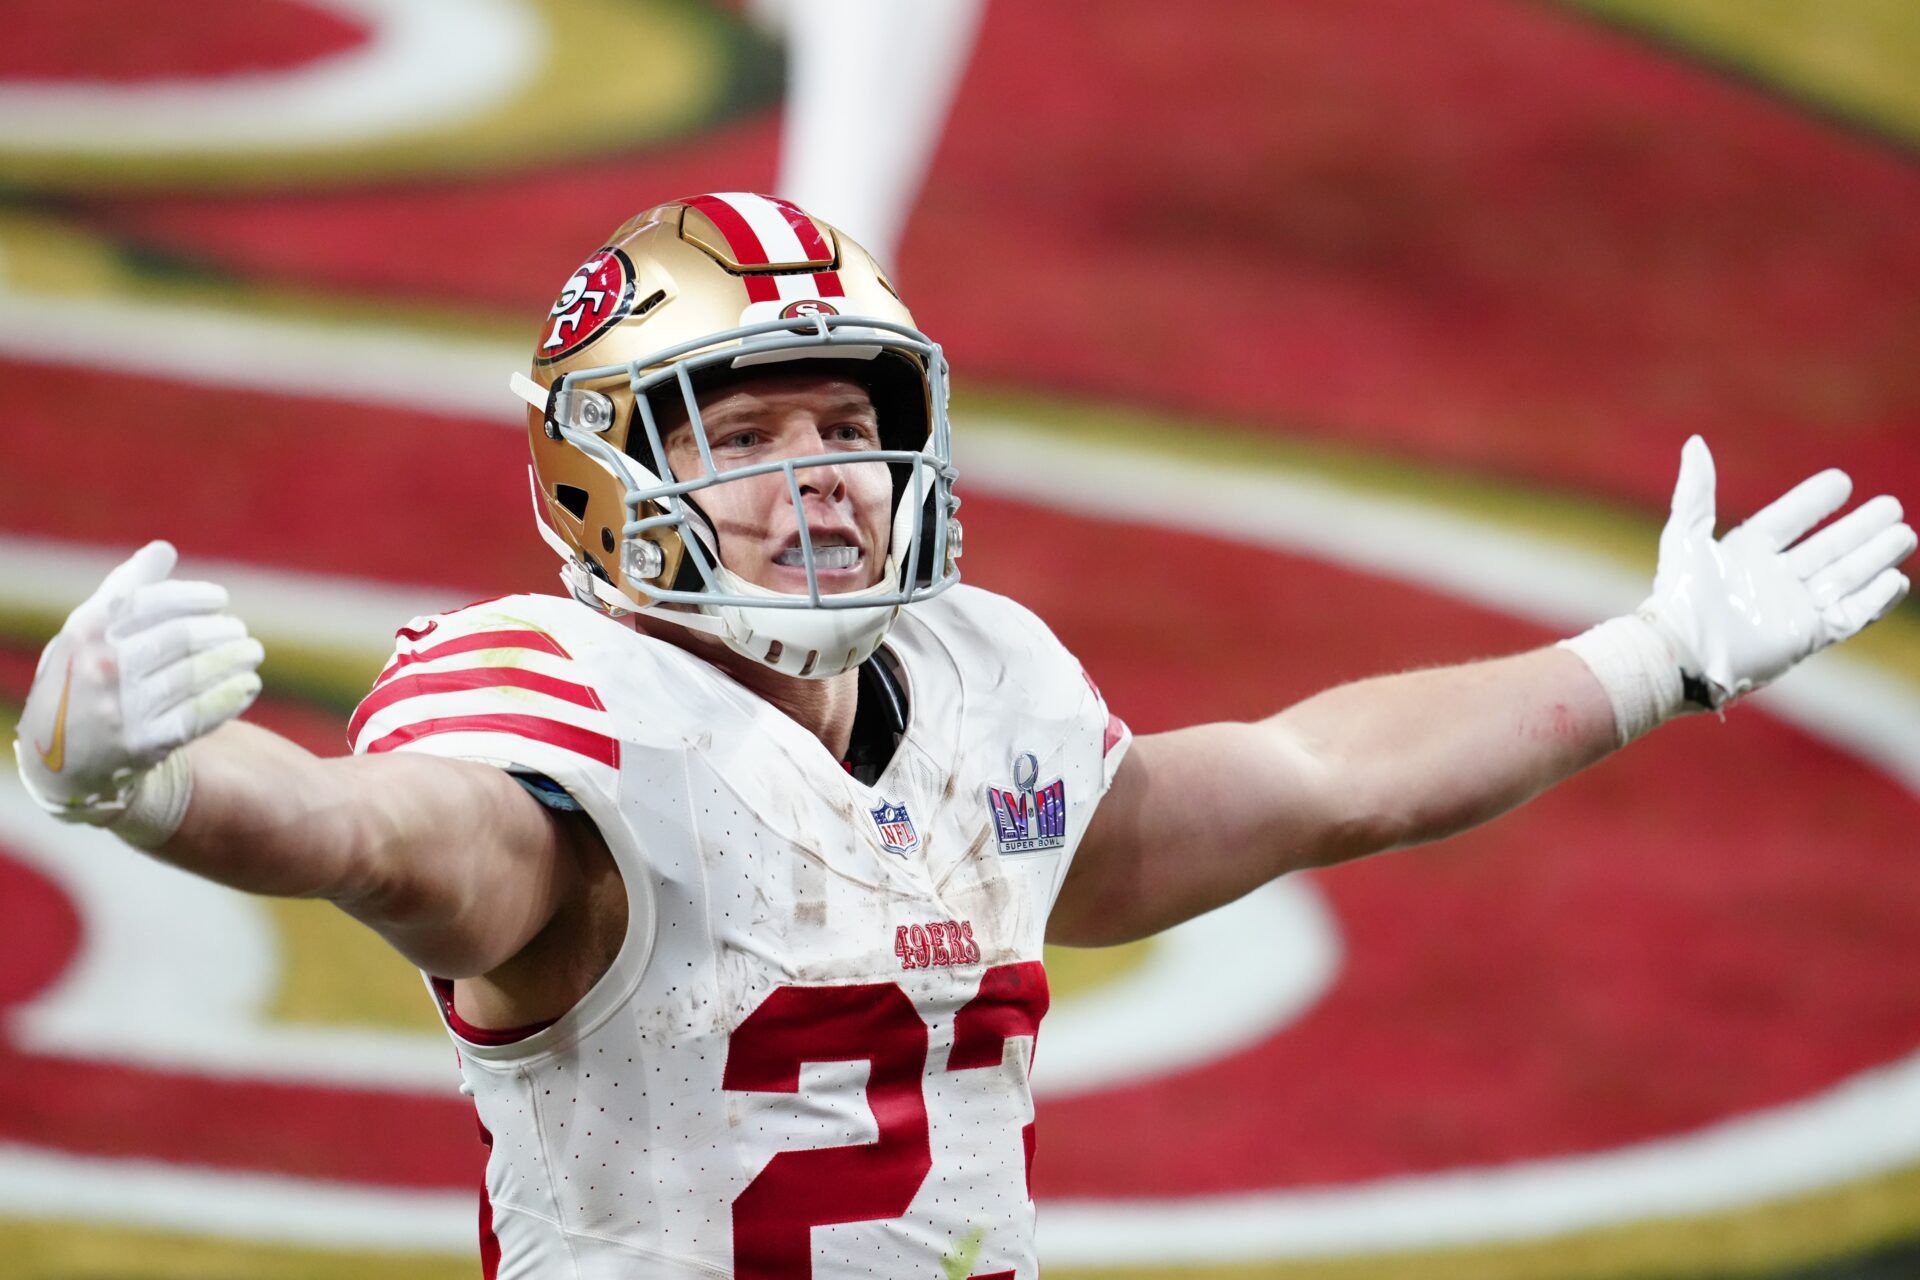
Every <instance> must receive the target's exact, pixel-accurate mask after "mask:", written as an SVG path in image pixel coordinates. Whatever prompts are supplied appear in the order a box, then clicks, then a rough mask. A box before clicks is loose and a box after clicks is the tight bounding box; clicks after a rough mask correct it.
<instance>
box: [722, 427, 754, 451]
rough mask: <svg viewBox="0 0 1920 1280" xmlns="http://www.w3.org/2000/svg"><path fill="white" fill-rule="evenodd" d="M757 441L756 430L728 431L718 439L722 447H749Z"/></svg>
mask: <svg viewBox="0 0 1920 1280" xmlns="http://www.w3.org/2000/svg"><path fill="white" fill-rule="evenodd" d="M759 443H760V433H759V432H758V431H729V432H728V433H727V434H726V435H724V436H721V437H720V441H719V444H720V447H721V448H722V449H751V448H753V447H754V446H755V445H757V444H759Z"/></svg>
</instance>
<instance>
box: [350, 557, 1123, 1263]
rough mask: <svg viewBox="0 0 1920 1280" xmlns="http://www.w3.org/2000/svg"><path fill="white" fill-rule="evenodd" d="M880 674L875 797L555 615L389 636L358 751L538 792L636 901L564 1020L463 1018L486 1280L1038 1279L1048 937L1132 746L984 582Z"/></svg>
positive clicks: (684, 671)
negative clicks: (527, 1030)
mask: <svg viewBox="0 0 1920 1280" xmlns="http://www.w3.org/2000/svg"><path fill="white" fill-rule="evenodd" d="M886 653H887V654H888V655H890V656H891V659H892V662H893V666H894V668H895V671H896V673H897V674H898V675H899V676H900V678H901V683H902V684H903V686H904V687H905V689H906V691H907V699H908V704H909V721H908V725H907V730H906V734H905V736H904V738H902V739H901V741H900V744H899V746H898V748H897V749H896V751H895V752H894V755H893V758H892V760H891V762H890V763H889V764H888V765H887V767H886V769H885V771H884V772H883V773H882V774H881V775H880V777H879V779H878V780H877V782H876V783H875V784H874V785H873V786H866V785H863V784H861V783H860V782H858V781H856V780H855V779H854V778H853V777H852V776H850V775H849V774H848V773H847V772H846V770H845V769H844V768H843V767H842V765H841V764H840V762H839V761H837V760H835V759H834V758H833V756H832V755H831V754H830V753H829V752H828V751H827V750H826V748H825V747H823V746H822V745H821V743H820V742H819V740H818V739H816V738H815V737H813V736H812V735H811V734H810V733H808V732H807V731H806V730H805V729H803V728H801V727H800V725H798V724H797V723H795V722H794V721H793V720H791V719H789V718H788V717H787V716H785V715H784V714H782V713H781V712H779V711H778V710H776V709H775V708H774V707H772V706H771V705H770V704H768V703H767V702H765V701H763V700H761V699H760V698H758V697H756V696H754V695H752V694H750V693H748V692H747V691H746V690H745V689H743V688H742V687H741V686H740V685H738V684H736V683H735V682H734V681H732V680H731V679H729V678H728V677H727V676H725V675H723V674H722V673H721V672H719V671H718V670H717V669H715V668H714V667H712V666H710V665H708V664H706V663H704V662H702V661H700V660H698V659H696V658H694V657H692V656H691V655H689V654H687V653H686V652H684V651H682V650H680V649H678V648H676V647H675V646H673V645H671V644H668V643H665V642H663V641H660V640H656V639H653V638H651V637H648V636H645V635H642V634H639V633H637V632H635V631H634V630H633V629H632V628H631V627H629V626H628V625H627V624H626V623H624V622H621V621H617V620H614V619H611V618H608V617H606V616H603V615H601V614H599V613H597V612H595V611H594V610H592V609H590V608H587V607H586V606H583V605H581V604H578V603H576V602H574V601H571V600H567V599H563V598H560V597H553V596H514V597H508V598H505V599H502V600H497V601H492V602H488V603H485V604H480V605H474V606H471V607H469V608H466V609H463V610H459V611H457V612H454V613H449V614H445V615H442V616H439V617H435V618H431V619H417V620H416V621H415V622H414V623H413V624H411V625H410V626H408V627H407V628H405V629H403V630H402V631H401V632H400V644H399V647H398V651H397V652H396V654H395V656H394V658H393V660H392V662H391V663H389V665H388V667H387V669H386V670H385V671H384V672H383V673H382V674H381V677H380V679H379V681H378V682H377V683H376V685H375V687H374V691H373V692H372V693H371V694H370V695H369V696H368V698H367V700H366V701H365V702H364V703H363V704H362V706H361V708H360V710H359V711H357V712H356V713H355V717H354V721H353V725H352V730H351V732H352V737H353V749H354V751H355V752H356V753H362V752H381V751H389V750H402V751H425V752H430V753H433V754H436V755H444V756H455V757H459V758H463V759H470V760H482V761H486V762H489V763H492V764H496V765H500V766H502V767H506V768H511V769H514V770H517V771H521V772H530V773H538V774H544V775H546V776H547V777H549V778H552V779H554V780H555V781H557V782H558V783H560V784H561V785H562V786H564V787H565V788H566V790H567V791H568V792H569V793H571V794H572V796H573V797H574V798H575V799H576V800H578V801H579V803H580V804H581V805H582V806H583V807H584V808H585V809H586V811H587V812H588V814H589V815H590V816H591V817H592V818H593V820H594V822H595V823H596V824H597V825H598V827H599V829H600V832H601V834H602V835H603V836H604V837H605V838H606V842H607V846H608V848H609V849H610V850H611V851H612V854H613V857H614V859H615V860H616V862H617V864H618V866H619V868H620V872H621V875H622V876H623V877H624V879H625V881H626V885H627V894H628V902H629V924H628V930H627V936H626V939H625V942H624V944H623V945H622V947H621V949H620V951H619V954H618V956H617V958H616V959H615V960H614V962H613V965H612V967H611V969H610V970H609V971H608V972H607V974H606V975H605V976H604V977H602V978H601V979H600V980H599V982H597V983H596V984H595V985H594V987H593V989H592V990H591V991H589V992H588V994H587V995H586V996H585V997H584V998H583V999H582V1000H581V1002H580V1003H579V1005H577V1006H576V1007H575V1008H573V1009H572V1010H571V1011H569V1012H568V1013H567V1014H566V1016H564V1017H562V1018H561V1019H560V1020H559V1021H558V1022H556V1023H554V1024H553V1025H552V1026H550V1027H547V1028H546V1029H544V1030H540V1031H538V1032H536V1033H534V1034H532V1035H531V1036H528V1037H526V1038H523V1039H520V1040H517V1041H515V1042H512V1043H505V1044H499V1043H492V1044H490V1043H480V1042H479V1039H481V1038H478V1037H471V1036H462V1035H460V1034H459V1032H458V1031H455V1030H454V1027H453V1025H451V1024H450V1026H449V1031H450V1033H451V1034H453V1035H454V1038H455V1041H456V1043H457V1044H458V1047H459V1050H460V1059H461V1071H462V1074H463V1075H464V1077H465V1080H466V1083H467V1087H468V1088H469V1089H470V1090H471V1092H472V1094H473V1099H474V1102H475V1105H476V1106H477V1107H478V1108H479V1112H480V1119H481V1123H482V1125H483V1126H484V1128H485V1130H486V1131H487V1132H488V1133H489V1134H490V1135H491V1146H492V1152H491V1155H490V1157H489V1160H488V1165H487V1176H486V1190H487V1196H488V1199H489V1200H490V1202H491V1204H490V1212H491V1232H490V1234H491V1237H492V1238H488V1233H487V1232H486V1231H485V1229H484V1228H483V1240H482V1252H483V1258H484V1259H485V1261H486V1262H487V1263H488V1264H489V1266H490V1267H491V1266H492V1265H495V1257H494V1253H495V1250H496V1249H497V1274H498V1275H499V1276H501V1277H512V1278H514V1280H518V1278H520V1277H535V1276H537V1277H543V1278H544V1277H561V1276H564V1277H569V1278H570V1280H603V1278H611V1277H621V1278H622V1280H626V1278H628V1277H633V1276H639V1275H645V1276H701V1277H714V1276H739V1277H743V1278H745V1277H755V1278H759V1277H780V1278H781V1280H804V1278H805V1277H810V1276H811V1277H820V1278H825V1277H855V1276H858V1277H885V1278H887V1280H907V1278H919V1277H924V1280H943V1277H945V1276H948V1275H953V1274H958V1275H962V1276H967V1275H971V1276H978V1277H997V1278H998V1280H1015V1278H1017V1280H1031V1278H1032V1277H1034V1276H1036V1275H1037V1274H1038V1269H1037V1265H1036V1262H1035V1259H1034V1252H1033V1226H1034V1208H1033V1201H1032V1198H1031V1195H1030V1193H1029V1189H1028V1174H1029V1164H1030V1159H1031V1155H1032V1150H1033V1134H1032V1121H1033V1101H1032V1096H1031V1093H1030V1092H1029V1090H1028V1086H1027V1073H1028V1068H1029V1066H1030V1063H1031V1061H1032V1053H1033V1037H1034V1034H1035V1032H1036V1030H1037V1028H1038V1026H1039V1023H1040V1019H1041V1017H1042V1016H1043V1015H1044V1014H1045V1013H1046V1010H1047V984H1046V975H1045V973H1044V971H1043V970H1042V968H1041V964H1040V960H1041V945H1042V939H1043V935H1044V933H1045V928H1046V921H1047V915H1048V912H1049V911H1050V909H1051V907H1052V904H1053V900H1054V897H1055V895H1056V894H1057V893H1058V891H1059V888H1060V883H1061V880H1062V878H1063V877H1064V876H1065V875H1066V871H1067V867H1068V865H1069V863H1070V862H1071V860H1072V858H1073V853H1074V848H1075V846H1076V844H1077V843H1078V841H1079V839H1080V837H1081V835H1082V834H1083V833H1084V832H1085V830H1086V828H1087V822H1088V819H1089V818H1090V817H1091V815H1092V813H1093V810H1094V806H1095V805H1096V804H1097V803H1098V801H1099V799H1100V797H1101V795H1102V794H1103V793H1104V792H1105V791H1106V788H1107V786H1108V784H1109V783H1110V782H1111V781H1112V777H1113V771H1114V768H1115V767H1116V765H1117V764H1118V762H1119V760H1120V757H1121V755H1122V753H1123V751H1124V749H1125V746H1126V742H1127V735H1126V730H1125V727H1124V726H1123V725H1121V724H1120V723H1119V721H1118V720H1115V719H1113V718H1112V717H1111V716H1110V715H1109V714H1108V712H1107V710H1106V707H1105V705H1104V704H1103V703H1102V701H1101V699H1100V696H1099V694H1098V692H1097V691H1096V690H1095V689H1094V688H1093V686H1092V684H1091V682H1090V681H1088V680H1087V679H1086V678H1085V676H1084V674H1083V672H1082V671H1081V669H1080V665H1079V663H1078V662H1076V661H1075V660H1074V658H1073V657H1072V656H1071V655H1070V654H1069V653H1067V651H1066V650H1065V649H1064V648H1063V647H1062V646H1061V645H1060V643H1059V642H1058V641H1057V640H1055V639H1054V637H1053V635H1052V634H1051V633H1050V632H1048V630H1047V629H1046V628H1045V627H1044V626H1043V625H1042V624H1041V623H1040V622H1039V621H1038V619H1036V618H1034V617H1033V615H1032V614H1030V613H1028V612H1027V611H1026V610H1025V609H1022V608H1021V607H1020V606H1018V605H1016V604H1014V603H1012V602H1011V601H1008V600H1005V599H1003V598H1001V597H998V596H994V595H991V594H989V593H987V592H984V591H979V590H975V589H972V588H969V587H958V588H955V589H954V590H951V591H948V592H947V593H945V594H944V595H941V596H939V597H937V598H935V599H933V600H930V601H926V602H923V603H919V604H916V605H914V606H912V607H911V608H909V609H907V610H905V611H904V612H903V613H902V615H901V618H900V620H899V622H898V623H897V624H896V626H895V627H894V629H893V630H892V632H891V633H890V634H889V636H888V639H887V642H886ZM457 1021H458V1020H457V1019H456V1020H455V1022H456V1023H457ZM484 1038H485V1039H494V1037H484ZM485 1220H486V1219H485V1216H484V1214H483V1223H484V1222H485ZM962 1268H963V1269H962ZM489 1274H493V1272H492V1271H491V1270H490V1272H489Z"/></svg>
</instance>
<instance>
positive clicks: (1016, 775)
mask: <svg viewBox="0 0 1920 1280" xmlns="http://www.w3.org/2000/svg"><path fill="white" fill-rule="evenodd" d="M1039 778H1040V762H1039V761H1038V760H1037V759H1035V758H1034V755H1033V753H1032V752H1031V751H1023V752H1021V753H1020V754H1019V755H1017V756H1015V757H1014V760H1013V789H1012V790H1005V789H1003V788H1000V787H988V788H987V813H988V816H989V817H990V818H991V819H992V821H993V835H994V839H995V840H997V841H998V842H999V845H1000V852H1001V853H1035V852H1037V851H1039V850H1041V849H1058V848H1060V847H1061V846H1062V845H1064V844H1066V842H1067V784H1066V783H1065V782H1063V781H1061V780H1060V779H1059V778H1055V779H1054V780H1053V781H1052V782H1049V783H1048V784H1047V785H1046V786H1044V787H1042V786H1037V785H1036V784H1037V783H1038V781H1039Z"/></svg>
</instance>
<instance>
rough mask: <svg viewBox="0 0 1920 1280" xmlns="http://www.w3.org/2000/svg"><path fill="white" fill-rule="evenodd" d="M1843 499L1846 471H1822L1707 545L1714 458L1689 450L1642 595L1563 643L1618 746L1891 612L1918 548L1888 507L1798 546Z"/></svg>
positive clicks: (1742, 689) (1884, 499) (1866, 510)
mask: <svg viewBox="0 0 1920 1280" xmlns="http://www.w3.org/2000/svg"><path fill="white" fill-rule="evenodd" d="M1852 492H1853V481H1851V480H1850V479H1848V478H1847V475H1846V473H1845V472H1843V471H1835V470H1828V471H1822V472H1821V473H1820V474H1818V475H1816V476H1812V477H1810V478H1809V479H1806V480H1803V481H1801V482H1800V483H1799V484H1797V485H1795V486H1794V487H1793V488H1792V489H1790V490H1789V491H1788V492H1787V493H1786V494H1784V495H1783V496H1781V497H1780V498H1778V499H1776V500H1775V501H1773V502H1772V503H1770V504H1769V505H1768V506H1767V507H1765V508H1764V509H1762V510H1761V511H1760V512H1759V513H1758V514H1756V515H1755V516H1754V517H1753V518H1752V519H1750V520H1748V521H1747V522H1746V523H1745V524H1743V525H1741V526H1740V527H1739V528H1737V529H1735V530H1733V531H1732V532H1731V533H1729V534H1727V536H1726V537H1724V538H1721V539H1719V540H1717V541H1716V540H1715V538H1714V536H1713V525H1714V472H1713V455H1712V454H1711V453H1709V452H1708V451H1707V444H1706V441H1704V440H1702V439H1701V438H1700V437H1699V436H1694V437H1693V438H1691V439H1689V440H1688V441H1687V443H1686V447H1685V448H1684V449H1682V450H1681V452H1680V479H1679V481H1678V483H1677V484H1676V485H1675V486H1674V491H1673V508H1672V514H1671V515H1669V516H1668V517H1667V524H1666V527H1665V528H1664V529H1663V530H1661V533H1660V563H1659V567H1658V569H1657V570H1656V571H1655V573H1654V578H1653V594H1652V595H1650V596H1648V597H1647V599H1646V601H1645V602H1644V603H1643V604H1641V606H1640V607H1639V608H1638V609H1637V610H1635V611H1634V613H1633V614H1631V615H1629V616H1627V617H1624V618H1615V619H1613V620H1612V621H1610V622H1603V623H1601V624H1600V625H1599V626H1597V627H1595V628H1594V629H1593V630H1591V631H1589V632H1587V633H1586V634H1584V635H1581V636H1576V637H1574V638H1573V639H1571V640H1565V641H1562V642H1561V644H1562V647H1564V648H1568V649H1571V650H1573V651H1574V652H1575V653H1577V654H1579V655H1580V657H1581V658H1583V659H1585V660H1586V663H1587V665H1588V666H1589V667H1590V668H1592V669H1593V672H1594V674H1595V675H1596V676H1598V677H1599V679H1600V683H1601V684H1602V685H1603V686H1604V687H1605V688H1606V690H1607V697H1608V699H1609V700H1610V701H1611V702H1612V704H1613V710H1614V718H1615V722H1616V725H1617V727H1618V729H1619V741H1620V742H1621V744H1622V745H1624V744H1625V743H1627V742H1629V741H1631V740H1632V739H1633V738H1635V737H1637V736H1638V735H1640V734H1641V733H1644V732H1646V731H1647V730H1648V729H1651V728H1652V727H1653V726H1654V725H1656V724H1659V723H1660V722H1661V721H1662V720H1665V719H1667V718H1669V717H1671V716H1673V715H1675V714H1677V713H1678V712H1680V711H1681V710H1682V709H1683V702H1692V703H1694V704H1695V705H1696V706H1698V707H1703V708H1707V709H1712V710H1718V709H1719V708H1721V707H1724V706H1725V705H1726V704H1727V703H1729V702H1731V701H1733V699H1735V698H1738V697H1739V696H1741V695H1742V694H1744V693H1748V692H1751V691H1752V690H1754V689H1758V688H1760V687H1761V686H1763V685H1765V684H1767V683H1769V682H1771V681H1772V680H1774V679H1775V678H1777V677H1778V676H1780V675H1781V674H1783V673H1784V672H1786V671H1787V670H1788V669H1789V668H1791V667H1792V666H1793V665H1794V664H1795V663H1798V662H1800V661H1802V660H1803V659H1805V658H1808V657H1810V656H1812V655H1813V654H1816V653H1818V652H1819V651H1820V650H1822V649H1824V648H1826V647H1827V646H1828V645H1831V644H1837V643H1838V642H1840V641H1842V640H1845V639H1847V638H1848V637H1850V636H1852V635H1854V634H1855V633H1857V632H1858V631H1860V630H1861V628H1863V627H1865V626H1867V625H1868V624H1869V623H1871V622H1874V621H1876V620H1878V619H1879V618H1881V617H1883V616H1885V614H1886V613H1887V611H1888V610H1889V609H1891V608H1893V606H1894V605H1896V604H1898V603H1899V601H1900V599H1901V597H1902V596H1904V595H1906V593H1907V587H1908V582H1907V579H1906V576H1905V575H1904V574H1902V573H1901V572H1900V571H1899V569H1897V568H1895V567H1894V566H1896V565H1898V564H1899V563H1900V562H1901V561H1902V560H1905V559H1906V558H1907V557H1908V556H1909V555H1911V554H1912V553H1913V549H1914V546H1915V541H1916V540H1915V537H1914V532H1913V530H1912V529H1911V528H1909V527H1908V526H1907V525H1906V524H1904V523H1903V522H1902V520H1901V515H1902V512H1901V508H1900V503H1899V501H1898V500H1897V499H1895V498H1893V497H1891V496H1888V495H1885V494H1882V495H1881V496H1880V497H1877V498H1874V499H1872V500H1871V501H1869V502H1864V503H1862V504H1860V506H1858V507H1856V508H1855V509H1854V510H1853V511H1851V512H1849V513H1847V515H1845V516H1843V517H1842V518H1841V519H1839V520H1836V521H1834V522H1833V523H1832V524H1831V525H1829V526H1827V527H1826V528H1825V529H1822V530H1821V531H1820V532H1819V533H1816V534H1814V535H1813V536H1812V537H1810V538H1806V539H1805V540H1804V541H1800V539H1802V538H1803V536H1804V535H1805V534H1806V532H1807V531H1808V530H1809V529H1811V528H1813V527H1814V526H1815V525H1817V524H1819V523H1820V522H1821V521H1822V520H1824V519H1825V518H1826V517H1827V516H1829V515H1831V514H1832V513H1833V512H1835V511H1837V510H1839V509H1840V507H1841V506H1842V505H1843V504H1845V502H1846V500H1847V498H1848V496H1849V495H1850V494H1851V493H1852Z"/></svg>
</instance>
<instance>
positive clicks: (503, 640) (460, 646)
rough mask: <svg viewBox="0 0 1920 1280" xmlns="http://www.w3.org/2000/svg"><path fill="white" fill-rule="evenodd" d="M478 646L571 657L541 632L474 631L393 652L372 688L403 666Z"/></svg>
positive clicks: (478, 648) (470, 650)
mask: <svg viewBox="0 0 1920 1280" xmlns="http://www.w3.org/2000/svg"><path fill="white" fill-rule="evenodd" d="M481 649H535V650H538V651H539V652H541V653H551V654H554V655H556V656H558V657H562V658H566V657H570V656H572V655H570V654H569V653H568V652H567V651H566V650H565V649H562V648H561V647H560V642H559V641H558V640H555V639H554V638H553V637H552V636H550V635H548V634H547V633H546V632H544V631H531V630H523V631H476V632H474V633H473V634H472V635H468V636H458V637H456V638H454V639H452V640H443V641H441V642H440V643H439V644H436V645H429V646H428V647H427V648H425V649H415V650H414V651H413V652H411V653H402V654H398V655H396V656H395V657H394V659H393V661H392V662H389V663H388V664H387V669H386V670H385V671H382V672H381V673H380V675H379V676H378V677H377V678H376V679H375V680H374V682H373V687H374V688H376V689H378V688H379V687H380V686H381V685H383V684H385V683H386V682H387V681H388V680H391V679H392V678H393V677H394V674H395V673H396V672H398V671H399V670H400V669H401V668H402V667H410V666H412V665H413V664H414V663H416V662H431V661H433V660H434V659H435V658H446V657H451V656H452V655H454V654H456V653H476V652H478V651H479V650H481Z"/></svg>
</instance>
